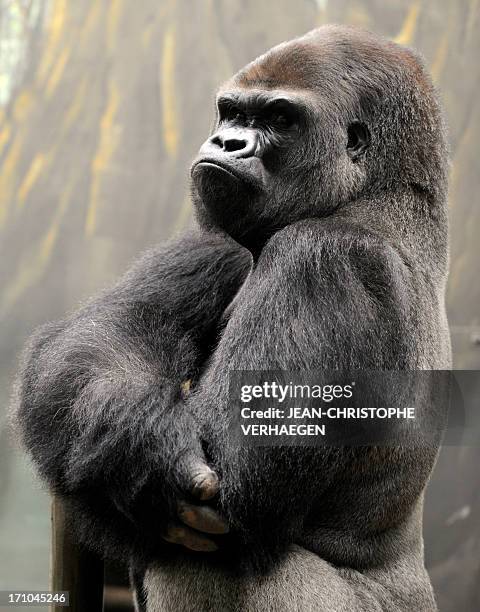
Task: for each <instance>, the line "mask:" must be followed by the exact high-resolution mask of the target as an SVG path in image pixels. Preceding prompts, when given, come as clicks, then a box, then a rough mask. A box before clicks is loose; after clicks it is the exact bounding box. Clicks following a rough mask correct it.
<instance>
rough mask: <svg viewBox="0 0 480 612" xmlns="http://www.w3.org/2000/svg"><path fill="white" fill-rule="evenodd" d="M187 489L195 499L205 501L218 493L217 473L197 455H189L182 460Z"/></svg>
mask: <svg viewBox="0 0 480 612" xmlns="http://www.w3.org/2000/svg"><path fill="white" fill-rule="evenodd" d="M184 471H185V474H186V479H187V489H188V491H189V493H191V494H192V495H193V496H194V497H196V498H197V499H200V500H201V501H205V500H207V499H211V498H212V497H214V496H215V495H216V494H217V493H218V487H219V482H218V476H217V474H216V473H215V472H214V471H213V470H212V469H211V468H210V467H209V466H208V465H207V464H206V463H205V462H204V461H202V460H201V459H199V458H198V457H190V458H188V459H186V460H185V462H184Z"/></svg>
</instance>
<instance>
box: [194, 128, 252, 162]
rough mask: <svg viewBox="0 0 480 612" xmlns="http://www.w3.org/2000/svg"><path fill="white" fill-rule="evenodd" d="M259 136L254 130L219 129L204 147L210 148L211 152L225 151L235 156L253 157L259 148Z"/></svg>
mask: <svg viewBox="0 0 480 612" xmlns="http://www.w3.org/2000/svg"><path fill="white" fill-rule="evenodd" d="M257 145H258V138H257V135H256V133H255V132H254V131H253V130H239V129H234V128H228V129H224V130H219V131H218V132H217V133H216V134H214V135H213V136H211V137H210V138H209V139H208V140H207V142H206V143H205V145H204V146H203V147H202V149H203V150H204V151H205V149H207V148H208V149H209V151H210V152H211V153H217V154H218V153H219V152H220V151H219V149H220V150H221V151H223V153H226V154H229V155H233V156H234V157H253V156H254V155H255V152H256V150H257Z"/></svg>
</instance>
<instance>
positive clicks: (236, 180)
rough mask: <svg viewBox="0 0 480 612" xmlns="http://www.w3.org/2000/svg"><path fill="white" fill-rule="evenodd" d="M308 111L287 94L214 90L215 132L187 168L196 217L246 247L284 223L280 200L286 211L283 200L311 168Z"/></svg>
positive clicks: (286, 199)
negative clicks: (308, 150)
mask: <svg viewBox="0 0 480 612" xmlns="http://www.w3.org/2000/svg"><path fill="white" fill-rule="evenodd" d="M310 115H311V111H310V109H309V108H308V106H307V104H306V101H304V100H300V99H299V97H298V96H294V95H292V94H291V93H286V92H281V91H262V90H249V89H234V88H230V89H228V90H225V91H222V92H221V93H219V95H218V97H217V117H218V121H217V126H216V129H215V131H214V134H213V135H212V136H210V138H208V140H207V141H206V142H205V143H204V144H203V145H202V147H201V149H200V151H199V154H198V157H197V158H196V160H195V161H194V163H193V166H192V177H193V182H194V187H195V188H196V190H197V194H198V197H197V198H196V203H197V207H198V213H199V215H200V218H201V219H202V217H205V216H206V217H208V219H209V220H210V223H213V224H214V225H216V226H218V227H220V228H222V229H224V230H225V231H227V232H228V233H229V234H230V235H232V236H233V237H234V238H235V239H237V240H238V241H239V242H241V243H242V244H245V245H246V246H251V245H250V243H251V242H255V244H256V243H258V242H259V240H260V241H263V240H262V238H263V237H267V236H268V234H269V233H271V232H272V231H275V229H276V228H278V227H282V226H283V225H285V222H286V217H287V216H288V213H287V211H286V210H283V211H282V210H281V209H279V206H278V205H279V204H280V203H282V204H284V207H285V209H286V208H288V207H289V205H290V204H293V202H292V201H290V202H289V201H288V199H289V197H290V200H291V199H292V198H295V199H297V198H298V193H300V192H299V191H298V189H297V188H299V187H300V188H301V181H300V177H301V175H302V173H305V171H306V170H307V168H308V167H309V166H310V165H311V157H310V158H309V160H307V161H306V160H305V154H306V150H307V149H308V146H309V129H308V127H307V126H308V125H309V123H310V121H311V117H310ZM302 152H303V153H302ZM301 192H302V193H304V192H305V190H304V189H303V188H302V189H301ZM288 194H290V196H289V195H288ZM295 194H297V195H296V196H295Z"/></svg>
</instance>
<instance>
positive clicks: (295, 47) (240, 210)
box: [192, 26, 446, 252]
mask: <svg viewBox="0 0 480 612" xmlns="http://www.w3.org/2000/svg"><path fill="white" fill-rule="evenodd" d="M216 109H217V119H216V123H215V128H214V132H213V135H212V136H210V138H208V140H207V141H206V142H205V143H204V144H203V146H202V147H201V149H200V152H199V154H198V157H197V158H196V159H195V161H194V163H193V165H192V178H193V195H194V202H195V205H196V209H197V216H198V218H199V220H200V222H201V223H203V224H204V225H206V226H214V227H220V228H221V229H223V230H225V231H226V232H227V233H229V234H230V235H231V236H232V237H233V238H235V239H236V240H237V241H238V242H240V243H241V244H243V245H244V246H246V247H247V248H249V249H250V250H252V251H253V252H255V251H256V250H258V248H259V247H260V248H261V245H262V244H263V243H264V242H265V240H266V239H268V237H269V236H270V235H271V234H272V233H274V232H275V231H276V230H278V229H280V228H282V227H284V226H285V225H287V224H289V223H292V222H294V221H297V220H299V219H303V218H306V217H323V216H327V215H329V214H331V213H332V212H333V211H335V210H336V209H338V208H339V207H343V206H345V205H347V204H348V203H349V202H352V201H354V200H358V199H359V198H362V199H363V198H371V197H372V196H373V195H374V194H381V193H382V192H386V191H389V192H392V190H394V191H395V190H399V189H408V190H412V192H416V193H418V194H424V195H426V196H427V197H428V199H429V200H430V201H432V202H435V200H437V199H438V198H439V197H440V196H441V194H442V193H443V191H444V188H445V185H444V183H445V176H446V169H445V162H444V159H445V149H444V138H443V130H442V120H441V115H440V112H439V109H438V104H437V100H436V96H435V92H434V88H433V86H432V83H431V81H430V78H429V76H428V74H427V73H426V71H425V70H424V68H423V64H422V61H421V60H420V59H419V58H418V56H417V55H416V54H415V53H414V52H412V51H411V50H409V49H405V48H403V47H401V46H399V45H397V44H395V43H393V42H390V41H387V40H385V39H383V38H381V37H378V36H375V35H373V34H371V33H368V32H365V31H363V30H358V29H355V28H351V27H344V26H325V27H322V28H319V29H317V30H314V31H312V32H310V33H308V34H306V35H305V36H303V37H301V38H298V39H295V40H293V41H290V42H287V43H283V44H281V45H278V46H277V47H274V48H273V49H271V50H270V51H268V52H267V53H266V54H264V55H262V56H261V57H259V58H258V59H256V60H255V61H254V62H252V63H251V64H249V65H247V66H246V67H245V68H243V69H242V70H241V71H240V72H238V73H237V74H236V75H235V76H234V77H233V78H232V79H231V80H230V81H228V82H227V83H226V84H225V85H224V86H223V87H222V88H221V89H220V91H219V92H218V95H217V99H216Z"/></svg>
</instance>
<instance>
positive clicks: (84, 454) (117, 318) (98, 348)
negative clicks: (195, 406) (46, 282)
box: [16, 232, 250, 557]
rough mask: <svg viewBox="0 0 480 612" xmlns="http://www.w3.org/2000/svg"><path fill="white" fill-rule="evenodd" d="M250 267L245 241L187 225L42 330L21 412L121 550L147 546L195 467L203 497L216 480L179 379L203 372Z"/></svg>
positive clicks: (90, 527) (57, 472)
mask: <svg viewBox="0 0 480 612" xmlns="http://www.w3.org/2000/svg"><path fill="white" fill-rule="evenodd" d="M249 268H250V256H249V254H248V252H247V251H245V250H244V249H241V248H240V247H238V245H236V243H233V242H232V241H227V240H226V239H224V238H221V237H220V236H216V235H214V234H206V233H203V232H202V233H200V232H199V233H195V232H192V233H188V234H186V235H183V236H182V237H180V238H179V239H177V240H174V241H171V242H170V243H168V244H167V245H166V246H164V247H161V248H158V249H155V250H152V251H150V252H148V253H147V254H146V255H144V256H143V257H142V258H141V259H140V260H139V261H138V262H137V263H136V264H135V265H134V266H133V267H132V269H131V270H130V271H129V272H128V273H127V274H126V275H125V276H124V277H123V278H122V279H121V280H120V282H119V283H118V284H117V285H116V286H114V287H113V288H112V289H111V290H108V291H107V292H105V293H104V294H103V295H101V296H100V297H99V298H97V299H95V300H93V301H91V302H89V303H88V304H87V305H86V306H84V307H83V308H82V309H81V310H80V311H79V312H77V313H76V314H74V315H73V316H71V317H70V318H68V319H66V320H64V321H61V322H59V323H54V324H48V325H45V326H44V327H42V328H40V329H39V330H38V331H37V332H36V334H35V335H34V336H33V338H32V340H31V342H30V345H29V347H28V348H27V349H26V352H25V355H24V363H23V369H22V371H21V373H20V376H19V383H18V393H17V402H16V419H17V422H18V424H19V428H20V431H21V434H22V436H23V439H24V442H25V444H26V446H27V448H28V449H29V451H30V453H31V455H32V457H33V459H34V462H35V463H36V465H37V467H38V468H39V471H40V473H41V475H42V476H43V477H44V478H45V479H46V481H47V482H48V484H49V485H50V486H51V487H52V489H53V490H54V491H56V492H57V493H58V494H59V495H61V496H62V497H63V499H64V500H65V502H66V503H67V504H68V505H69V507H70V508H71V510H72V512H71V514H72V515H73V516H74V527H75V528H76V530H77V532H78V533H79V535H80V537H81V538H82V539H83V541H85V542H86V543H87V544H90V545H92V546H94V547H96V548H97V549H100V550H103V551H106V552H107V553H109V554H112V555H115V556H120V557H125V555H128V554H131V553H135V552H139V553H142V554H146V555H148V553H149V551H150V550H151V549H152V548H155V546H157V545H158V538H159V536H160V533H161V531H162V530H164V529H165V526H166V520H167V518H168V517H169V516H172V515H173V514H174V513H175V509H174V508H172V505H173V504H174V499H175V494H176V493H177V494H180V492H183V493H184V496H185V491H188V490H191V488H192V487H194V485H195V483H196V482H197V481H196V480H195V477H196V476H198V479H200V482H197V484H198V485H199V487H200V489H199V490H197V491H194V493H195V492H196V493H200V495H198V496H200V497H201V496H202V493H203V490H204V488H205V487H206V488H207V489H208V486H209V485H214V484H215V483H214V481H213V480H215V478H216V477H215V475H214V474H213V473H212V472H211V470H209V469H208V468H206V466H205V465H204V464H203V465H202V458H203V453H202V450H201V448H200V442H199V439H198V436H197V433H196V430H195V427H194V425H193V423H192V422H191V421H190V419H189V418H188V415H187V412H186V411H185V409H184V406H183V399H182V392H181V388H182V387H181V385H182V384H183V383H185V381H188V380H195V378H196V377H198V375H199V372H200V370H201V368H202V366H203V364H204V361H205V359H206V356H207V354H208V352H209V351H210V350H211V345H212V344H213V343H214V341H215V338H216V333H217V332H216V326H217V324H218V320H219V318H220V317H221V314H222V312H223V311H224V309H225V308H226V306H227V305H228V303H229V301H230V300H231V299H232V297H233V296H234V295H235V293H236V292H237V291H238V289H239V287H240V286H241V284H242V282H243V281H244V279H245V277H246V275H247V274H248V271H249ZM198 468H201V469H198ZM205 470H207V472H205ZM202 478H203V479H204V480H202ZM209 478H211V479H213V480H212V481H209ZM198 479H197V480H198ZM207 492H208V491H207Z"/></svg>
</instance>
